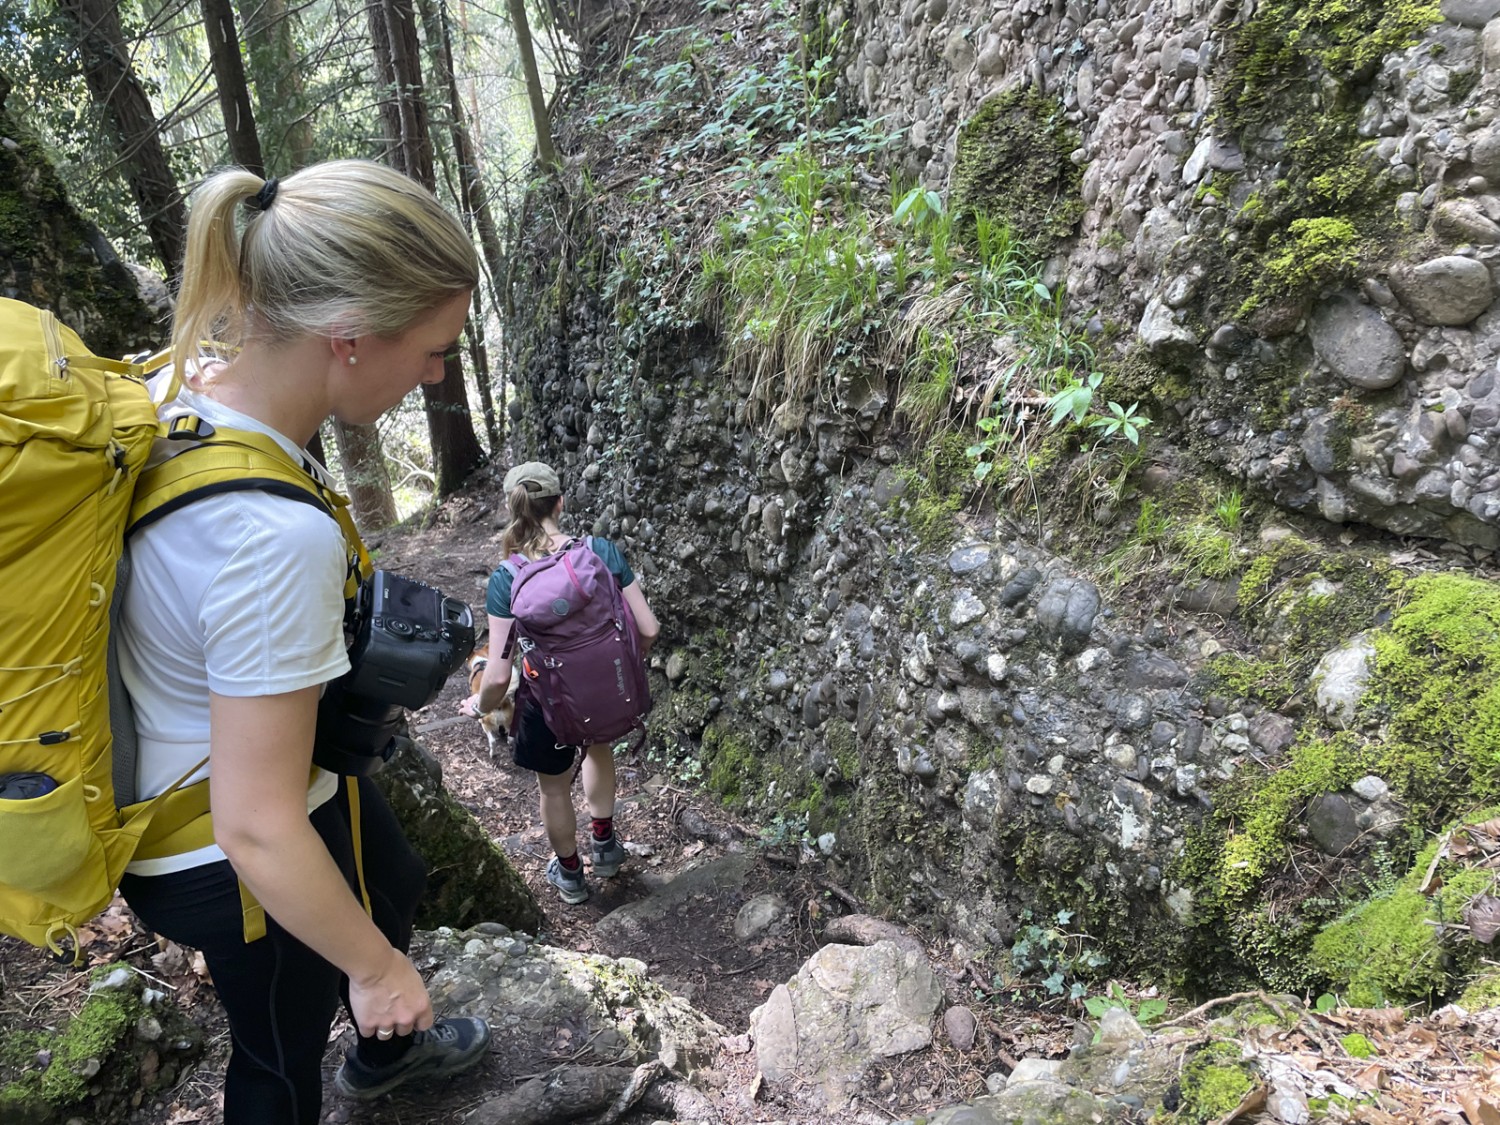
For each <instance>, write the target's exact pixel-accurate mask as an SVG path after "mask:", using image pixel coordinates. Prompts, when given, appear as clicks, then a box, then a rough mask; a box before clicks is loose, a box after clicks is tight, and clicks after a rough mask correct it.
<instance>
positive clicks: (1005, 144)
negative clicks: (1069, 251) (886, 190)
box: [952, 89, 1084, 254]
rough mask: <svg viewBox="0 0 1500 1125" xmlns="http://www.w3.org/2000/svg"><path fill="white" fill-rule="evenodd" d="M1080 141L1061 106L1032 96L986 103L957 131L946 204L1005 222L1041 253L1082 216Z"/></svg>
mask: <svg viewBox="0 0 1500 1125" xmlns="http://www.w3.org/2000/svg"><path fill="white" fill-rule="evenodd" d="M1078 144H1079V139H1078V134H1077V133H1076V132H1075V131H1074V130H1073V129H1071V128H1069V127H1068V125H1067V124H1066V123H1065V122H1064V120H1063V110H1062V105H1061V103H1059V102H1058V101H1057V100H1056V99H1055V98H1049V97H1047V96H1046V95H1044V94H1042V93H1039V92H1038V91H1037V90H1035V89H1026V90H1015V91H1011V92H1009V93H1005V94H999V95H997V96H995V97H993V98H990V99H989V100H988V101H986V102H985V103H984V104H983V105H982V106H980V108H979V111H978V112H977V113H975V114H974V116H973V117H972V118H970V119H969V120H968V122H967V123H965V124H964V126H963V127H962V128H961V129H960V130H959V134H958V152H957V157H956V160H955V164H954V169H953V181H952V182H953V187H952V199H953V203H954V206H955V209H957V210H968V211H978V212H983V213H984V214H986V215H990V216H992V217H993V218H996V219H999V220H1001V221H1002V222H1004V223H1005V224H1006V225H1007V226H1008V227H1010V229H1011V230H1013V231H1014V232H1015V233H1016V234H1017V235H1019V236H1020V237H1021V238H1023V239H1025V240H1026V241H1027V242H1029V243H1030V244H1031V245H1032V246H1033V247H1035V248H1036V249H1037V250H1038V251H1039V252H1041V253H1043V254H1046V253H1050V252H1051V251H1052V250H1054V249H1056V247H1057V245H1058V243H1060V242H1062V241H1064V240H1065V239H1067V238H1070V237H1071V236H1072V234H1073V229H1074V227H1075V226H1077V224H1078V220H1079V219H1080V218H1082V217H1083V212H1084V204H1083V194H1082V188H1083V170H1082V169H1081V168H1080V167H1079V166H1078V165H1076V164H1074V163H1073V161H1072V154H1073V152H1074V150H1075V149H1077V147H1078Z"/></svg>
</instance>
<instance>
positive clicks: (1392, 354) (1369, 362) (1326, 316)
mask: <svg viewBox="0 0 1500 1125" xmlns="http://www.w3.org/2000/svg"><path fill="white" fill-rule="evenodd" d="M1310 330H1311V336H1312V345H1313V349H1314V350H1315V351H1316V352H1317V353H1318V358H1320V359H1321V360H1322V361H1323V362H1324V363H1326V364H1328V366H1329V367H1331V368H1332V369H1333V370H1334V372H1335V373H1336V374H1337V375H1338V376H1339V377H1340V378H1341V379H1343V380H1345V381H1346V382H1348V383H1350V384H1351V385H1353V386H1356V387H1363V388H1364V389H1366V390H1381V389H1383V388H1385V387H1390V386H1394V385H1395V384H1396V383H1398V382H1400V380H1401V376H1402V375H1403V374H1404V373H1405V371H1406V348H1405V346H1404V345H1403V344H1402V342H1401V334H1400V333H1399V332H1397V331H1396V330H1395V329H1394V328H1392V327H1391V326H1390V325H1389V324H1387V323H1386V321H1385V318H1384V317H1382V316H1381V315H1380V311H1379V310H1378V309H1376V308H1374V307H1373V306H1370V305H1367V304H1365V303H1364V302H1362V301H1360V300H1358V299H1356V298H1355V297H1354V296H1352V295H1351V294H1347V293H1341V294H1338V295H1337V296H1334V297H1331V298H1329V299H1328V300H1327V301H1324V302H1323V303H1322V304H1321V305H1319V306H1318V308H1317V310H1316V311H1315V312H1314V313H1313V316H1312V321H1311V325H1310Z"/></svg>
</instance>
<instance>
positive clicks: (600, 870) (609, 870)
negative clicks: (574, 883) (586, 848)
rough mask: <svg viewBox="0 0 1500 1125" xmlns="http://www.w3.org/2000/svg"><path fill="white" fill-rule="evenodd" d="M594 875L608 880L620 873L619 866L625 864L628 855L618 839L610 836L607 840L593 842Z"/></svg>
mask: <svg viewBox="0 0 1500 1125" xmlns="http://www.w3.org/2000/svg"><path fill="white" fill-rule="evenodd" d="M593 845H594V874H595V875H597V876H599V878H601V879H608V878H610V877H612V876H614V875H618V874H619V873H620V865H621V864H622V863H624V862H625V857H626V856H627V855H629V853H628V852H627V851H626V850H625V845H624V844H622V843H620V838H619V837H618V836H615V835H611V836H610V838H609V839H608V840H594V841H593Z"/></svg>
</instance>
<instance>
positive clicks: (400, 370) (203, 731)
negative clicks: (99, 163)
mask: <svg viewBox="0 0 1500 1125" xmlns="http://www.w3.org/2000/svg"><path fill="white" fill-rule="evenodd" d="M478 281H479V270H478V263H477V259H476V256H475V253H474V248H473V245H472V244H471V243H470V241H469V237H468V235H467V234H465V232H464V229H463V227H462V225H461V224H459V223H458V221H457V220H456V219H454V218H453V216H451V215H450V214H448V213H447V212H446V211H445V210H443V208H442V207H441V206H440V205H439V204H438V202H437V201H436V200H435V199H434V198H433V197H432V194H431V193H430V192H428V191H427V190H426V189H425V188H423V187H422V186H421V185H420V184H418V183H416V182H415V181H413V180H411V179H410V178H408V177H406V176H403V175H401V174H400V173H398V172H395V171H393V170H392V169H390V168H387V167H385V166H383V165H380V164H375V163H373V162H371V161H360V160H341V161H335V162H331V163H327V164H318V165H313V166H310V167H307V168H304V169H302V170H301V171H299V172H297V173H295V174H294V175H291V176H288V177H287V178H286V179H284V180H280V181H278V180H275V179H272V180H263V179H262V178H261V177H260V176H258V175H256V174H254V173H252V172H247V171H244V170H242V169H237V168H236V169H229V170H226V171H223V172H219V173H217V174H215V175H213V176H210V177H209V178H208V179H207V180H205V181H204V183H203V184H202V186H200V187H199V188H198V190H197V192H196V193H195V194H194V196H193V203H192V212H191V217H190V219H189V221H188V232H187V253H186V260H185V262H184V264H183V271H182V290H181V294H180V295H179V297H178V300H177V306H176V309H175V312H174V318H173V338H172V345H173V352H174V356H175V358H176V361H177V364H178V367H177V371H176V374H177V375H178V376H179V377H181V376H187V377H188V378H189V381H190V383H191V389H190V390H188V391H184V392H183V393H181V394H180V395H178V396H177V398H176V400H175V401H174V402H172V403H171V404H169V406H168V407H166V408H164V410H163V417H164V418H172V419H176V420H187V419H192V420H195V424H196V423H197V422H201V423H207V424H208V425H209V426H210V427H213V428H216V429H221V430H225V431H230V430H232V431H236V432H241V433H246V434H251V435H254V436H255V438H256V440H257V441H261V443H262V444H266V445H271V444H272V443H274V446H273V448H275V449H277V450H279V454H280V456H283V457H284V458H285V459H286V463H287V465H288V466H289V468H290V470H291V471H292V472H305V473H307V474H309V475H310V476H311V477H312V478H313V479H314V480H318V481H321V482H323V483H324V484H331V482H329V481H328V480H327V472H326V470H325V469H324V468H323V467H322V466H321V465H318V464H317V463H316V462H314V461H313V460H312V458H311V457H309V456H308V455H307V454H306V453H305V452H304V447H305V446H306V445H307V443H308V442H309V441H311V440H312V438H313V436H314V435H315V434H316V433H317V432H318V428H319V426H320V425H321V424H322V423H323V421H324V419H325V418H328V417H330V416H332V417H335V418H338V419H341V420H342V421H345V422H350V423H356V424H359V423H371V422H374V421H375V420H376V419H378V418H379V417H380V416H381V415H382V414H383V413H385V411H387V410H389V409H390V408H391V407H393V406H395V405H396V404H397V403H399V402H400V401H401V400H402V399H403V398H405V397H406V395H407V394H408V393H409V392H411V391H412V390H414V389H415V388H416V387H418V386H419V385H421V384H423V383H437V382H439V381H440V380H441V379H442V378H443V356H444V353H446V352H448V351H449V350H450V349H451V348H452V347H453V346H454V344H455V342H456V341H457V339H458V337H459V333H460V332H461V331H462V330H463V327H464V320H465V318H466V316H467V314H468V309H469V299H470V294H471V292H472V290H473V288H474V286H475V285H476V284H478ZM206 340H212V341H216V343H214V344H213V345H201V346H200V343H199V342H200V341H206ZM184 365H186V367H187V370H184V369H183V367H184ZM181 411H186V413H185V414H184V413H179V412H181ZM262 439H263V440H262ZM292 491H293V492H297V493H299V495H300V490H298V489H294V490H292ZM130 559H131V563H132V569H131V571H130V574H129V577H128V579H127V580H126V581H125V583H124V585H123V587H122V590H123V595H122V602H121V621H122V627H121V629H120V631H119V636H120V672H121V676H122V678H123V679H124V681H125V685H126V687H127V688H128V689H129V692H130V697H131V700H132V702H133V703H134V707H135V726H136V730H137V734H138V741H139V758H138V767H137V777H136V789H137V791H138V792H139V794H140V796H141V797H142V798H143V799H144V798H147V797H153V796H155V795H157V794H160V793H163V792H165V791H167V790H168V789H169V788H170V787H171V786H172V784H173V782H174V780H175V779H177V778H179V777H181V776H182V775H183V774H184V772H185V771H191V777H190V780H192V781H198V780H199V779H201V778H203V777H204V776H205V775H206V776H207V778H208V782H207V790H208V794H209V811H210V814H211V820H212V824H211V828H212V831H211V833H208V834H207V836H206V838H205V839H204V840H203V841H202V842H201V844H197V845H194V846H191V847H190V849H189V850H187V851H185V852H182V853H177V854H165V855H160V856H147V857H145V858H141V856H140V853H137V859H136V860H135V861H134V862H133V863H131V865H130V866H129V868H128V869H127V874H126V875H125V877H124V879H123V880H122V882H121V884H120V889H121V891H122V892H123V894H124V896H125V899H126V901H127V902H128V903H129V904H130V907H131V909H132V910H134V911H135V913H136V914H137V915H138V916H139V917H140V919H141V921H142V922H144V923H145V924H146V925H147V926H148V927H150V928H151V929H152V930H154V931H155V932H157V933H159V934H161V935H163V936H164V937H167V938H170V939H171V940H172V941H175V942H179V943H181V944H183V945H187V946H192V947H193V948H196V949H198V950H200V951H201V952H202V953H203V955H204V958H205V960H206V962H207V964H208V969H209V972H210V973H211V974H212V977H213V985H214V990H215V992H216V993H217V994H218V997H219V1000H220V1002H221V1003H222V1004H223V1005H224V1011H225V1013H226V1015H227V1016H228V1020H229V1034H230V1042H231V1049H230V1054H229V1063H228V1068H227V1070H226V1072H225V1078H224V1117H223V1120H224V1122H225V1123H226V1125H272V1123H274V1125H318V1122H319V1121H320V1120H321V1113H322V1099H323V1056H324V1052H325V1051H326V1049H327V1046H328V1037H329V1032H330V1030H331V1028H332V1026H333V1020H334V1017H335V1015H336V1014H337V1012H338V1009H339V1006H340V1001H341V1000H342V1001H343V1003H344V1004H345V1005H347V1008H348V1010H349V1014H350V1016H351V1017H352V1020H353V1023H354V1025H355V1029H356V1032H357V1037H356V1042H355V1044H354V1046H353V1047H352V1048H350V1049H349V1051H348V1053H347V1055H346V1057H345V1059H344V1060H343V1062H342V1065H340V1066H339V1068H338V1071H337V1074H336V1075H335V1085H336V1086H337V1087H338V1089H339V1090H340V1091H341V1092H343V1093H344V1094H345V1095H346V1096H350V1097H355V1098H373V1097H377V1096H379V1095H380V1094H383V1093H384V1092H385V1091H387V1090H390V1089H392V1088H393V1087H395V1086H397V1085H399V1084H401V1083H403V1082H405V1081H406V1080H408V1079H410V1078H414V1077H425V1076H433V1075H440V1074H452V1073H457V1072H458V1071H460V1070H464V1069H467V1068H469V1067H472V1066H474V1065H475V1064H477V1063H478V1062H480V1061H481V1059H482V1058H483V1057H484V1054H485V1050H486V1045H487V1043H488V1041H489V1028H488V1027H487V1026H486V1025H485V1023H484V1021H483V1020H480V1019H476V1018H473V1017H463V1016H455V1017H445V1018H442V1019H437V1020H434V1013H433V1010H432V1002H431V1000H430V999H429V998H428V994H427V987H426V984H425V982H424V981H423V979H422V975H421V973H419V972H418V971H417V969H416V967H415V966H414V965H413V964H412V962H411V960H410V958H408V957H407V954H406V950H407V945H408V943H409V941H410V939H411V932H412V922H413V919H414V917H415V915H416V907H417V902H418V900H419V899H420V897H421V895H422V890H423V886H424V884H425V882H426V868H425V865H424V864H423V862H422V859H421V857H420V856H418V855H417V854H416V853H415V852H414V851H413V850H412V848H411V846H410V845H409V844H408V843H407V841H406V839H405V837H404V836H403V835H402V832H401V828H400V825H399V824H398V823H397V821H396V819H395V816H394V815H393V814H392V812H391V809H390V807H389V806H388V805H387V804H386V802H385V799H384V798H383V797H382V795H381V793H380V790H379V789H377V788H376V787H375V786H374V785H373V784H372V783H371V781H370V779H369V778H368V777H358V778H350V777H340V776H337V775H335V774H333V773H330V772H328V771H327V770H324V769H321V768H318V767H315V766H314V765H313V754H314V751H313V748H314V741H315V732H316V728H317V723H318V705H319V698H320V696H321V694H322V691H323V688H324V686H325V685H326V684H328V683H329V682H330V681H332V680H335V679H337V678H338V677H340V676H341V675H343V674H344V673H345V672H347V671H348V670H349V667H350V663H349V656H348V652H347V649H346V645H345V636H344V620H345V596H346V578H347V577H348V574H349V554H348V550H347V543H346V539H345V535H344V533H343V532H342V531H341V530H340V527H339V524H337V523H336V522H335V521H334V519H333V518H331V517H330V514H329V513H328V512H326V511H324V510H321V509H320V508H318V507H315V506H313V505H312V504H309V503H303V502H302V501H301V499H299V498H298V497H297V496H293V495H288V494H287V492H286V490H285V489H283V490H282V491H281V492H277V491H271V490H266V489H265V488H260V487H257V488H252V489H248V490H247V489H239V490H233V491H228V490H219V491H217V492H215V493H214V494H212V495H207V496H205V497H203V498H201V499H195V500H194V501H193V502H192V503H188V504H185V505H183V506H181V507H178V508H176V509H175V510H172V511H170V512H167V513H166V514H164V515H163V516H162V517H161V518H160V519H158V520H157V521H156V522H154V523H152V524H151V525H150V526H148V527H145V528H144V529H142V530H141V531H140V532H139V533H138V534H136V535H134V536H133V537H132V538H131V540H130ZM195 763H196V764H197V766H196V768H195ZM356 826H357V828H358V834H357V835H356V833H355V829H356ZM356 853H357V854H356ZM361 872H362V873H361ZM242 884H243V887H244V888H246V889H248V891H249V892H251V893H252V894H253V899H252V900H251V902H252V903H258V907H252V906H250V905H246V902H245V900H244V899H243V897H242V890H241V887H242ZM361 887H362V888H363V890H364V891H365V892H366V894H367V897H365V896H362V895H361V894H360V892H359V888H361ZM262 909H263V911H264V919H263V920H262V919H261V917H260V914H259V913H258V911H259V910H262ZM252 914H254V920H253V922H252V920H251V915H252Z"/></svg>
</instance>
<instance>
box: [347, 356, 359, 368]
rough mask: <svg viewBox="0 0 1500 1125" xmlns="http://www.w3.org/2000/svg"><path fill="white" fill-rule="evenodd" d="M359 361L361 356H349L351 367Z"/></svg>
mask: <svg viewBox="0 0 1500 1125" xmlns="http://www.w3.org/2000/svg"><path fill="white" fill-rule="evenodd" d="M358 362H359V356H357V355H351V356H350V357H349V366H350V367H353V366H354V365H355V364H356V363H358Z"/></svg>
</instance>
